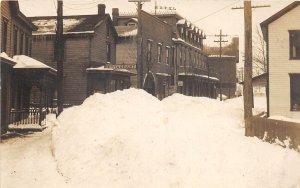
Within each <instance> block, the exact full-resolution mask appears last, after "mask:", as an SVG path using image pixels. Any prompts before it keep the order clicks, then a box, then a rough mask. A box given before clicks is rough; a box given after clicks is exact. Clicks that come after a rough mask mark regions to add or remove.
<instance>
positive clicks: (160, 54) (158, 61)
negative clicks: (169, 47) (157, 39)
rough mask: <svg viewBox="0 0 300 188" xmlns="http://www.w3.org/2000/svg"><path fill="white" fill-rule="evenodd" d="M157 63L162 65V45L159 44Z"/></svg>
mask: <svg viewBox="0 0 300 188" xmlns="http://www.w3.org/2000/svg"><path fill="white" fill-rule="evenodd" d="M157 63H162V44H161V43H158V44H157Z"/></svg>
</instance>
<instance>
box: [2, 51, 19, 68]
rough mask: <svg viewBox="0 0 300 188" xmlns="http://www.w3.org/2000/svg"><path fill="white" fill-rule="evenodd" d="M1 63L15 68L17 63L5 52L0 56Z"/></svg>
mask: <svg viewBox="0 0 300 188" xmlns="http://www.w3.org/2000/svg"><path fill="white" fill-rule="evenodd" d="M0 58H1V62H3V63H6V64H8V65H10V66H14V65H15V64H16V63H17V62H16V61H15V60H13V59H12V58H10V57H9V56H8V55H7V54H6V53H5V52H2V53H1V54H0Z"/></svg>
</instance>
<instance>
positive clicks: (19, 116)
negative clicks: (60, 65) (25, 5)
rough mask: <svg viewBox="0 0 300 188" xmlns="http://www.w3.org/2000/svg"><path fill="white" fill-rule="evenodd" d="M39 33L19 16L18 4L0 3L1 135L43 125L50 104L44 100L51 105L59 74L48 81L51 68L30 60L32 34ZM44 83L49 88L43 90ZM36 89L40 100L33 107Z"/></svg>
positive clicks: (10, 2) (16, 2)
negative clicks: (12, 129) (13, 127)
mask: <svg viewBox="0 0 300 188" xmlns="http://www.w3.org/2000/svg"><path fill="white" fill-rule="evenodd" d="M36 29H37V28H36V27H35V26H34V25H33V24H32V23H31V22H30V20H29V19H28V18H27V17H25V16H24V14H22V12H20V10H19V4H18V1H1V130H2V132H1V133H5V132H6V131H7V129H8V125H9V124H40V125H41V122H42V120H43V119H44V117H45V116H43V117H42V112H43V113H44V111H43V109H44V108H46V107H47V104H49V103H47V102H45V100H46V98H47V99H48V100H49V101H51V99H50V98H51V95H52V94H51V95H50V93H51V89H50V88H49V87H50V86H51V83H53V82H54V79H55V74H56V72H55V70H53V71H52V73H53V74H52V75H53V76H50V77H51V78H50V80H49V79H48V78H49V77H48V70H49V67H46V68H45V67H43V66H45V65H44V64H43V63H41V62H38V64H35V63H37V62H36V60H34V59H32V58H30V57H29V56H30V55H31V39H32V31H34V30H36ZM32 63H33V64H32ZM27 65H30V66H27ZM40 66H42V67H40ZM42 82H43V83H45V82H47V83H48V84H47V85H43V86H41V85H42V84H41V83H42ZM35 86H37V88H36V92H37V93H40V95H39V96H40V97H39V101H38V104H36V105H32V103H31V101H30V98H32V95H33V93H36V92H33V90H32V89H33V88H34V87H35ZM48 86H49V87H48ZM42 88H44V89H42ZM46 89H47V92H46ZM33 111H34V112H33ZM44 114H45V113H44ZM29 117H31V118H29ZM33 118H34V120H33Z"/></svg>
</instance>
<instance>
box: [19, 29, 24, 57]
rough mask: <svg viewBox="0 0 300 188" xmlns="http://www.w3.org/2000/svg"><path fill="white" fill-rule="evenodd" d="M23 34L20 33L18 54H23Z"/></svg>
mask: <svg viewBox="0 0 300 188" xmlns="http://www.w3.org/2000/svg"><path fill="white" fill-rule="evenodd" d="M23 50H24V32H23V31H20V54H24V51H23Z"/></svg>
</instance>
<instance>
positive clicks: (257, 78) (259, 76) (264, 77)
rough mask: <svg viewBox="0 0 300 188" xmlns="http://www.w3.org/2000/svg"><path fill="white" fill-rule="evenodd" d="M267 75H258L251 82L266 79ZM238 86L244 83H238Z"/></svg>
mask: <svg viewBox="0 0 300 188" xmlns="http://www.w3.org/2000/svg"><path fill="white" fill-rule="evenodd" d="M267 76H268V73H266V72H265V73H262V74H260V75H257V76H254V77H253V78H252V81H256V80H260V79H267ZM240 84H244V81H242V82H240Z"/></svg>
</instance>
